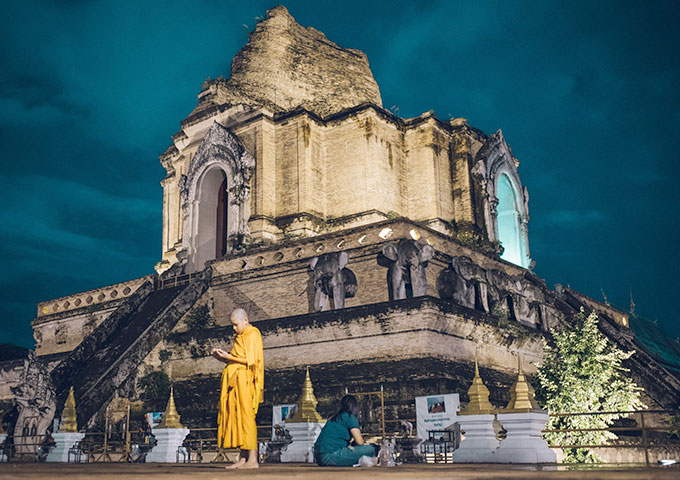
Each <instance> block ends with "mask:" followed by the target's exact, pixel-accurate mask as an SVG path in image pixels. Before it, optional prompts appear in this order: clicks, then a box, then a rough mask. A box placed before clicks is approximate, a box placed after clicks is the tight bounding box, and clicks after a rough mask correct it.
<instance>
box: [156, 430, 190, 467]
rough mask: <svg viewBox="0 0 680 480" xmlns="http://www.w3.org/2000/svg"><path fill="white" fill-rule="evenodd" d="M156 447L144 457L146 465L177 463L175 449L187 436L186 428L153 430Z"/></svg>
mask: <svg viewBox="0 0 680 480" xmlns="http://www.w3.org/2000/svg"><path fill="white" fill-rule="evenodd" d="M151 432H152V433H153V436H154V437H156V446H155V447H153V448H152V449H151V451H150V452H149V453H148V454H147V455H146V463H177V449H178V448H179V447H180V446H181V445H182V442H183V441H184V439H185V438H186V436H187V435H189V429H188V428H154V429H152V430H151Z"/></svg>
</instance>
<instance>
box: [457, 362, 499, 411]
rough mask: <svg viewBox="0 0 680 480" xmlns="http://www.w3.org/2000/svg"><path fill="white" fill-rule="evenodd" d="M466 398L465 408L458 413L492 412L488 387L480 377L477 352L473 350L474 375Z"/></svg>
mask: <svg viewBox="0 0 680 480" xmlns="http://www.w3.org/2000/svg"><path fill="white" fill-rule="evenodd" d="M468 398H469V399H470V401H469V402H468V404H467V407H465V410H463V411H462V412H460V415H480V414H488V413H493V412H494V408H493V405H491V403H490V402H489V389H488V388H486V385H484V382H483V381H482V377H480V376H479V365H478V363H477V353H476V352H475V376H474V378H473V379H472V385H470V389H469V390H468Z"/></svg>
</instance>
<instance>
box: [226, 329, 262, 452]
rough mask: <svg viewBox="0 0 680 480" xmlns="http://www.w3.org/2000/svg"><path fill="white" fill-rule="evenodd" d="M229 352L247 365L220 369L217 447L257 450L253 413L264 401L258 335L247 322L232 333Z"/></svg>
mask: <svg viewBox="0 0 680 480" xmlns="http://www.w3.org/2000/svg"><path fill="white" fill-rule="evenodd" d="M230 353H231V355H233V356H234V357H236V358H242V359H245V360H246V362H247V365H243V364H240V363H236V362H229V363H228V364H227V366H226V367H225V368H224V370H223V371H222V390H221V392H220V410H219V413H218V415H217V443H218V446H219V447H220V448H241V449H243V450H257V427H256V425H255V415H256V414H257V409H258V407H259V406H260V403H261V402H262V401H263V400H264V396H263V393H264V361H263V358H262V335H261V334H260V331H259V330H258V329H257V328H255V327H253V326H252V325H249V326H248V327H247V328H246V329H245V330H244V331H243V332H241V333H239V334H238V335H237V336H236V342H234V348H232V349H231V352H230Z"/></svg>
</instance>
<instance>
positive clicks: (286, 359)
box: [139, 298, 542, 426]
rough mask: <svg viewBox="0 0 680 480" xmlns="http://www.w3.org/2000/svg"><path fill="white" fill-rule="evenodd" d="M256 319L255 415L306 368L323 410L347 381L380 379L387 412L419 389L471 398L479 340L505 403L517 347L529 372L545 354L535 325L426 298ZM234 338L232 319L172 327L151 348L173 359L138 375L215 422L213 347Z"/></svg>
mask: <svg viewBox="0 0 680 480" xmlns="http://www.w3.org/2000/svg"><path fill="white" fill-rule="evenodd" d="M256 326H258V327H259V328H260V330H261V331H262V333H263V340H264V354H265V365H266V372H265V376H266V379H265V404H264V405H263V407H262V408H261V412H260V414H259V416H258V421H259V422H260V423H267V422H268V421H270V417H269V416H270V415H271V409H270V408H271V405H273V404H277V403H288V402H294V401H296V400H297V397H298V396H299V393H300V386H301V383H302V378H303V377H302V375H303V372H304V368H305V367H306V366H309V367H310V372H311V377H312V381H313V383H314V388H315V393H316V395H317V398H318V399H319V411H320V412H321V413H322V414H323V415H328V414H330V413H331V412H332V411H333V409H334V408H335V406H336V405H337V402H338V400H339V398H340V397H341V396H342V395H343V394H344V392H345V388H347V389H349V391H354V392H362V391H375V390H378V389H379V388H380V386H381V385H382V386H383V387H384V389H385V398H386V406H387V416H388V418H413V416H414V410H413V398H414V397H415V396H419V395H427V394H436V393H459V394H461V400H462V401H463V402H465V401H467V396H466V392H467V389H468V388H469V385H470V382H471V380H472V376H473V361H474V356H475V351H476V347H477V346H478V345H481V344H482V342H484V348H483V349H480V350H479V352H478V356H479V363H480V365H481V373H482V376H483V378H484V380H485V383H486V385H487V386H488V387H489V389H490V390H491V401H492V402H493V403H494V404H496V405H499V406H504V405H505V404H506V403H507V401H508V388H509V386H510V385H511V384H512V382H513V380H514V376H515V371H516V365H517V356H516V353H518V352H519V353H521V355H522V362H523V367H524V368H525V369H526V370H527V371H528V372H533V371H535V367H534V363H535V362H536V361H539V360H540V358H541V352H542V342H541V335H540V334H539V335H537V334H536V332H535V331H532V330H530V329H526V328H525V327H521V326H519V325H514V326H509V327H506V326H499V325H497V324H494V321H493V319H490V318H488V317H486V316H482V315H479V314H478V313H476V312H473V311H470V310H467V309H462V308H459V307H455V306H452V305H450V304H449V303H448V302H444V301H441V300H436V299H430V298H420V299H411V300H405V301H401V302H397V303H395V304H387V303H385V304H381V305H373V306H370V307H369V306H367V307H357V308H353V309H348V310H344V311H342V312H339V313H336V312H321V313H317V314H313V315H305V316H300V317H288V318H281V319H274V320H264V321H259V322H256ZM230 337H231V329H230V328H228V327H226V328H225V327H218V328H215V329H210V330H204V331H191V332H184V333H174V334H171V335H170V336H169V337H167V338H166V339H165V340H164V342H163V343H162V346H159V347H157V350H158V349H159V348H162V349H164V350H166V351H168V352H171V356H170V360H169V361H167V362H165V363H163V364H161V363H160V362H159V361H158V358H157V356H154V354H153V353H152V354H151V355H149V357H147V359H146V360H145V362H144V364H145V366H144V367H143V368H140V369H139V372H140V373H139V375H140V376H141V375H142V374H146V373H148V372H150V371H153V369H163V370H164V371H166V372H168V373H170V374H171V375H172V378H173V381H174V382H175V383H176V388H175V391H176V401H177V405H178V409H179V410H180V413H182V414H183V419H185V420H186V421H187V422H188V423H190V424H192V425H206V426H207V425H212V424H214V421H215V420H214V418H213V417H214V416H215V412H216V405H217V398H218V396H219V388H220V387H219V378H220V374H221V371H222V368H223V364H221V363H220V362H218V361H217V360H215V359H213V358H212V357H210V356H209V352H210V349H211V348H213V347H216V346H219V347H222V348H225V347H228V346H229V339H230ZM156 355H157V354H156ZM147 362H148V364H147ZM192 399H193V400H192ZM197 399H200V400H198V401H197ZM375 400H377V399H375ZM182 408H184V411H182Z"/></svg>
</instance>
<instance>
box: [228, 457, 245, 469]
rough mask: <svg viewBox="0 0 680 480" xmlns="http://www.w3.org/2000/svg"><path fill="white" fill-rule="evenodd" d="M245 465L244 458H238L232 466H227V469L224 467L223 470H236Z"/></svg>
mask: <svg viewBox="0 0 680 480" xmlns="http://www.w3.org/2000/svg"><path fill="white" fill-rule="evenodd" d="M245 464H246V459H245V458H239V459H238V462H236V463H233V464H231V465H229V466H228V467H224V468H226V469H227V470H234V469H236V468H243V466H244V465H245Z"/></svg>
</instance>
